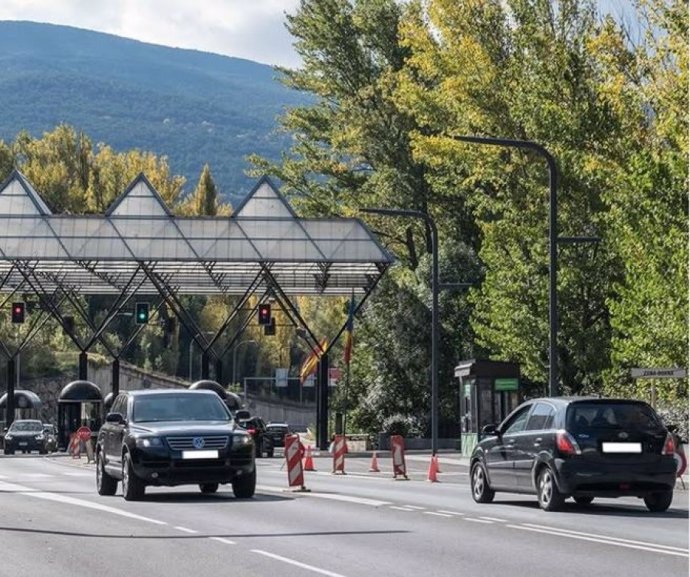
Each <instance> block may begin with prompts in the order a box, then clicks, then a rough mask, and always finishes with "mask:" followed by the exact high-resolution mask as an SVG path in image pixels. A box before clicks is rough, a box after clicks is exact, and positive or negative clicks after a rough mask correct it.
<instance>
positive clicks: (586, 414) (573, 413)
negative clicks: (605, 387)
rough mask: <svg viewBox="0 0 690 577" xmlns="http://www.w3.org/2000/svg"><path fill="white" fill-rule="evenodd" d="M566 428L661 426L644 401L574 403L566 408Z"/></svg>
mask: <svg viewBox="0 0 690 577" xmlns="http://www.w3.org/2000/svg"><path fill="white" fill-rule="evenodd" d="M567 423H568V429H571V430H572V429H586V428H594V429H599V428H601V429H630V430H654V429H659V428H661V423H660V421H659V418H658V417H657V416H656V413H654V410H653V409H652V408H651V407H650V406H649V405H646V404H644V403H601V402H599V403H574V404H572V405H570V407H569V408H568V420H567Z"/></svg>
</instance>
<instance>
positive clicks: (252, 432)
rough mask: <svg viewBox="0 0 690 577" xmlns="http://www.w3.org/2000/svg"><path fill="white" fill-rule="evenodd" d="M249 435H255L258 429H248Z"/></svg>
mask: <svg viewBox="0 0 690 577" xmlns="http://www.w3.org/2000/svg"><path fill="white" fill-rule="evenodd" d="M247 433H249V434H250V435H253V434H254V433H256V429H247Z"/></svg>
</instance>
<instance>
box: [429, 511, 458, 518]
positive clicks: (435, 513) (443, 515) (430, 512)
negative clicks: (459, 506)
mask: <svg viewBox="0 0 690 577" xmlns="http://www.w3.org/2000/svg"><path fill="white" fill-rule="evenodd" d="M424 514H425V515H436V516H437V517H446V518H450V517H452V516H453V515H448V513H437V512H436V511H424Z"/></svg>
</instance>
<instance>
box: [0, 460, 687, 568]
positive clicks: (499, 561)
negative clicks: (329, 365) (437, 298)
mask: <svg viewBox="0 0 690 577" xmlns="http://www.w3.org/2000/svg"><path fill="white" fill-rule="evenodd" d="M427 460H428V459H427V458H426V457H423V456H418V457H415V456H408V469H409V477H410V480H409V481H394V480H392V478H391V472H390V463H388V462H387V461H383V460H382V461H380V463H379V464H380V466H381V469H382V472H381V473H369V472H368V469H369V464H370V463H369V460H368V459H349V460H348V461H347V465H346V471H347V473H348V474H347V475H344V476H341V475H332V474H331V473H330V460H329V459H327V458H317V459H315V464H316V468H317V471H315V472H310V473H307V477H306V484H307V487H308V488H309V489H311V492H310V493H294V492H291V491H288V490H287V480H286V479H287V474H286V471H285V469H284V468H282V469H281V465H282V460H281V459H279V458H274V459H261V460H260V461H259V462H258V465H259V474H258V478H259V481H258V483H259V488H258V491H257V495H256V497H255V498H254V499H252V500H248V501H239V500H236V499H235V498H234V497H233V494H232V490H231V489H230V488H229V487H222V488H221V490H220V491H219V492H218V493H217V494H216V495H208V496H206V495H203V496H202V495H201V494H200V493H199V492H198V490H197V488H196V487H180V488H174V489H168V488H148V489H147V497H146V500H144V501H142V502H136V503H128V502H125V501H124V500H123V499H122V497H121V496H120V495H119V493H118V495H116V496H115V497H100V496H98V495H97V494H96V491H95V488H94V476H95V474H94V471H93V466H92V465H86V464H85V463H84V461H76V460H72V459H71V458H69V457H65V456H58V457H52V456H51V457H47V458H46V457H39V456H26V455H18V456H12V457H6V456H1V457H0V539H2V545H3V555H2V560H1V561H0V577H10V576H12V577H29V576H31V577H43V576H49V577H63V576H65V577H67V576H70V577H74V576H80V575H88V576H99V577H101V576H102V577H110V576H112V577H115V576H117V577H122V576H123V575H132V576H137V575H146V576H147V577H158V576H166V577H167V576H170V577H178V576H180V577H181V576H185V577H187V576H190V575H191V576H198V577H206V576H212V575H219V576H226V575H241V576H242V577H250V576H251V577H261V576H268V577H275V576H278V575H280V576H281V577H293V576H294V577H302V576H304V577H307V576H309V575H327V576H331V577H338V576H344V577H357V576H362V577H364V576H371V575H391V576H395V577H400V576H408V575H409V576H419V577H431V576H456V575H462V576H470V577H482V576H487V577H493V576H503V575H509V576H511V577H515V576H518V577H521V576H525V577H527V576H529V577H540V576H548V577H554V576H561V575H562V576H570V575H572V576H577V577H581V576H582V575H606V576H607V577H613V576H619V575H620V576H626V577H634V576H640V577H649V576H655V577H675V576H678V577H680V576H685V575H687V574H688V493H687V492H686V491H677V492H676V496H675V498H674V503H673V505H672V507H671V509H670V510H669V511H668V512H666V513H664V514H653V513H649V512H648V511H647V510H646V508H645V507H644V505H643V503H642V502H641V501H638V500H636V499H617V500H597V501H595V502H594V504H593V505H591V506H589V507H579V506H576V505H575V504H574V503H569V504H568V505H567V507H566V508H565V510H564V511H562V512H558V513H545V512H543V511H541V510H540V509H539V508H538V507H537V504H536V499H535V498H532V497H529V496H520V495H498V496H497V499H496V502H494V503H492V504H489V505H478V504H476V503H474V501H472V498H471V496H470V491H469V486H468V478H467V470H466V468H465V467H464V466H462V465H459V464H457V463H456V462H453V461H449V462H444V460H443V459H442V461H441V470H442V473H441V475H440V477H439V478H440V482H439V483H429V482H428V481H426V480H425V477H426V475H425V473H426V467H427Z"/></svg>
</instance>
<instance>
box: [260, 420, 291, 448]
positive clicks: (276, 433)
mask: <svg viewBox="0 0 690 577" xmlns="http://www.w3.org/2000/svg"><path fill="white" fill-rule="evenodd" d="M291 433H292V431H291V430H290V427H289V426H288V425H287V423H268V425H266V433H265V434H266V436H267V437H270V438H271V442H272V443H273V446H274V447H284V446H285V435H290V434H291Z"/></svg>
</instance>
